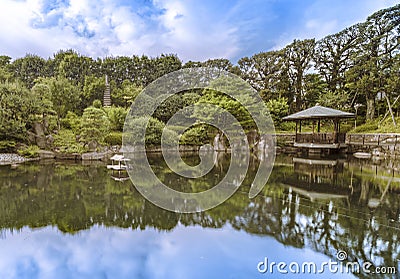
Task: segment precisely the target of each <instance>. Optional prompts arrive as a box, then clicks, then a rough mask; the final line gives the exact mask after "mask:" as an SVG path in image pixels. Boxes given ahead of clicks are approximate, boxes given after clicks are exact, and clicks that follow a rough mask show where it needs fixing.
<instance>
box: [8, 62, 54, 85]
mask: <svg viewBox="0 0 400 279" xmlns="http://www.w3.org/2000/svg"><path fill="white" fill-rule="evenodd" d="M11 69H12V71H13V74H14V76H15V77H16V78H17V79H19V80H20V81H22V82H23V83H24V85H25V86H26V87H28V88H32V86H33V85H34V82H35V79H37V78H39V77H46V76H47V67H46V60H45V59H43V58H42V57H39V56H37V55H33V54H27V55H26V56H25V57H22V58H18V59H16V60H14V62H13V63H12V64H11Z"/></svg>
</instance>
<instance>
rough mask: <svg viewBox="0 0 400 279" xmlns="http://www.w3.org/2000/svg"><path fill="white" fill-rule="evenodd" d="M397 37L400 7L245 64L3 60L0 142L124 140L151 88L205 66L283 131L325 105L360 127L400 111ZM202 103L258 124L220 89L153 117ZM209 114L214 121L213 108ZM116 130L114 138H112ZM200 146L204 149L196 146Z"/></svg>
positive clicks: (174, 100)
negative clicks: (38, 132)
mask: <svg viewBox="0 0 400 279" xmlns="http://www.w3.org/2000/svg"><path fill="white" fill-rule="evenodd" d="M399 33H400V5H396V6H394V7H391V8H388V9H384V10H381V11H378V12H376V13H374V14H373V15H371V16H370V17H368V18H367V20H366V21H365V22H363V23H359V24H355V25H353V26H350V27H348V28H346V29H344V30H342V31H340V32H338V33H336V34H332V35H329V36H326V37H324V38H322V39H321V40H318V41H316V40H315V39H306V40H294V41H293V42H292V43H291V44H289V45H287V46H286V47H284V48H283V49H281V50H274V51H267V52H261V53H258V54H255V55H253V56H251V57H243V58H241V59H240V60H239V61H238V63H237V65H233V64H232V63H231V62H230V61H229V60H227V59H210V60H208V61H204V62H196V61H188V62H187V63H185V64H183V63H182V61H181V60H180V59H179V58H178V57H177V56H176V55H171V54H168V55H165V54H162V55H160V56H159V57H154V58H151V57H147V56H145V55H143V56H136V55H133V56H131V57H126V56H118V57H105V58H97V59H93V58H91V57H87V56H85V55H81V54H79V53H77V52H75V51H74V50H62V51H59V52H57V53H56V54H54V56H53V57H51V58H49V59H44V58H41V57H39V56H37V55H32V54H27V55H26V56H25V57H21V58H17V59H14V60H13V59H12V58H11V57H9V56H5V55H3V56H0V141H3V145H4V146H8V147H7V148H5V149H9V148H11V146H13V142H25V143H27V144H28V145H29V144H31V142H29V140H28V138H29V136H28V134H29V131H30V130H32V126H33V125H34V123H35V122H40V123H43V124H44V126H45V134H46V135H49V134H52V135H57V134H58V133H59V132H60V131H62V130H66V129H68V130H70V131H71V132H72V133H73V138H76V143H77V144H83V145H86V144H87V142H89V141H91V140H96V141H104V139H105V138H108V140H109V141H110V142H119V141H118V140H115V135H116V134H115V133H120V132H122V129H123V123H124V118H125V116H126V114H127V111H128V108H129V106H130V105H131V103H132V102H133V100H134V99H135V98H136V96H137V95H138V94H139V93H140V92H141V90H142V89H143V88H144V87H146V86H147V85H148V84H149V83H151V82H152V81H154V80H155V79H157V78H158V77H161V76H163V75H164V74H166V73H169V72H173V71H175V70H179V69H182V68H188V67H200V66H211V67H216V68H218V69H221V70H226V71H229V72H232V73H234V74H237V75H239V76H240V77H242V78H243V79H244V80H245V81H247V82H248V83H249V84H251V86H252V87H254V88H255V89H256V90H257V91H258V92H259V93H260V95H261V97H262V98H263V100H264V101H265V102H266V104H267V106H268V107H269V109H270V111H271V114H272V118H273V119H274V121H275V124H276V126H277V127H278V128H281V129H283V128H284V127H286V126H287V125H281V123H280V120H281V118H282V116H284V115H286V114H288V113H294V112H296V111H298V110H301V109H305V108H307V107H310V106H312V105H315V104H317V103H319V104H321V105H326V106H330V107H334V108H340V109H342V110H347V111H350V112H355V111H356V107H357V113H358V115H359V116H362V119H361V121H365V120H374V119H377V118H381V117H382V116H383V115H385V114H386V115H387V113H386V112H387V111H388V107H389V104H391V107H392V111H393V114H398V112H399V109H400V101H398V99H399V98H400V47H399V46H400V39H399ZM106 76H107V77H108V81H109V86H110V89H111V100H112V103H113V107H111V108H102V107H101V102H100V100H102V99H103V94H104V91H105V89H106V87H107V85H106V82H105V77H106ZM197 102H198V103H209V104H217V103H218V104H220V103H222V104H223V106H224V107H225V108H226V109H227V110H228V111H231V112H232V113H233V114H234V115H236V116H238V118H239V119H238V120H239V122H241V124H242V125H244V128H245V130H249V129H251V128H252V126H253V125H254V123H253V122H252V121H251V119H248V115H247V114H246V113H245V111H242V109H243V108H242V107H240V106H238V104H237V103H235V102H233V100H230V99H229V98H228V97H227V96H223V95H221V94H217V93H215V92H213V91H193V92H183V93H182V94H181V95H177V96H174V97H171V98H169V99H168V100H166V101H165V102H164V103H163V104H162V105H161V106H160V107H159V108H158V109H157V110H156V112H155V114H154V115H153V116H154V117H155V118H156V119H157V120H159V121H161V122H163V123H166V122H167V121H168V119H169V118H170V117H171V116H172V115H173V114H174V113H175V112H177V111H178V110H180V109H181V108H182V107H185V106H188V105H191V104H194V103H197ZM144 105H146V104H144ZM147 105H148V104H147ZM89 107H90V108H89ZM195 113H196V112H195ZM202 113H203V114H204V115H203V116H204V117H207V112H202ZM87 121H89V122H87ZM96 121H97V122H99V123H96ZM100 122H101V123H100ZM103 125H106V126H107V127H103ZM109 132H112V133H114V134H113V136H108V137H107V134H108V133H109ZM188 132H189V131H188ZM195 132H201V134H198V136H199V137H204V136H205V134H204V127H203V128H196V129H191V130H190V133H191V134H190V135H188V136H187V137H186V138H182V139H185V140H184V141H185V142H188V140H189V139H190V138H192V139H195V138H196V134H195ZM155 138H157V136H156V137H155ZM193 143H195V144H198V142H197V141H196V140H194V142H193Z"/></svg>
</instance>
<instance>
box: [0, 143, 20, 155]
mask: <svg viewBox="0 0 400 279" xmlns="http://www.w3.org/2000/svg"><path fill="white" fill-rule="evenodd" d="M15 146H16V143H15V141H12V140H0V152H7V153H8V152H15Z"/></svg>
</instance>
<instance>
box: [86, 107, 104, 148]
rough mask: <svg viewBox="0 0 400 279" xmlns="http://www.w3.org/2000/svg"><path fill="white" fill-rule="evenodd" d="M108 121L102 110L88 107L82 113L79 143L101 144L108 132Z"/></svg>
mask: <svg viewBox="0 0 400 279" xmlns="http://www.w3.org/2000/svg"><path fill="white" fill-rule="evenodd" d="M109 127H110V121H109V120H108V118H107V115H106V113H105V112H104V111H103V110H102V109H98V108H95V107H88V108H86V109H85V110H84V111H83V115H82V124H81V141H82V142H84V143H89V142H90V141H96V142H98V143H102V142H103V141H104V137H105V136H106V134H107V133H108V131H109Z"/></svg>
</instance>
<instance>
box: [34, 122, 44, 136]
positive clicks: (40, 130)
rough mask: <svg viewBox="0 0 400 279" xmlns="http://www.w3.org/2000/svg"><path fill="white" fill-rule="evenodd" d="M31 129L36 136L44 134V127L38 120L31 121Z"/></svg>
mask: <svg viewBox="0 0 400 279" xmlns="http://www.w3.org/2000/svg"><path fill="white" fill-rule="evenodd" d="M32 130H33V132H34V133H35V134H36V135H37V136H44V131H45V128H44V125H43V124H42V123H39V122H35V123H33V126H32Z"/></svg>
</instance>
